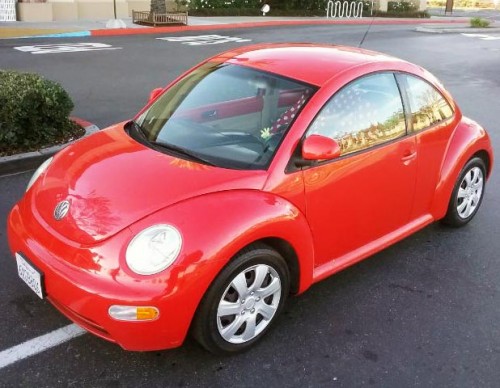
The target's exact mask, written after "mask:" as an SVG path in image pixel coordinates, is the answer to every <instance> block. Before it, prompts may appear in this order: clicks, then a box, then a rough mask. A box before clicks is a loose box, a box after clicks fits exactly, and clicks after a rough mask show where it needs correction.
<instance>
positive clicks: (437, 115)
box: [404, 75, 453, 131]
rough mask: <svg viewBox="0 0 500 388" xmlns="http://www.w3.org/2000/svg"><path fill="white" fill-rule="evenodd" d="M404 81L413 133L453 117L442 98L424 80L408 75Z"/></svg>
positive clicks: (450, 109) (449, 107) (448, 106)
mask: <svg viewBox="0 0 500 388" xmlns="http://www.w3.org/2000/svg"><path fill="white" fill-rule="evenodd" d="M404 78H405V80H406V85H407V90H408V95H409V99H410V108H411V111H412V122H413V131H420V130H422V129H425V128H427V127H430V126H432V125H434V124H437V123H439V122H440V121H443V120H446V119H448V118H450V117H451V116H453V110H452V108H451V106H450V105H449V104H448V102H447V101H446V100H445V99H444V98H443V96H442V95H441V94H440V93H439V92H438V91H437V90H436V89H435V88H434V87H433V86H431V85H429V84H428V83H427V82H425V81H424V80H421V79H419V78H416V77H412V76H409V75H405V76H404Z"/></svg>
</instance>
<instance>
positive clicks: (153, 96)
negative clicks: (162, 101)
mask: <svg viewBox="0 0 500 388" xmlns="http://www.w3.org/2000/svg"><path fill="white" fill-rule="evenodd" d="M161 92H163V88H156V89H153V90H152V91H151V93H149V101H148V102H151V101H153V100H154V99H156V97H158V96H159V95H160V94H161Z"/></svg>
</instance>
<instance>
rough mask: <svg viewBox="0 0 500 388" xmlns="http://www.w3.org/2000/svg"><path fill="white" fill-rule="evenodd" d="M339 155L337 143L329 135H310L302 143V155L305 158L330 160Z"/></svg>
mask: <svg viewBox="0 0 500 388" xmlns="http://www.w3.org/2000/svg"><path fill="white" fill-rule="evenodd" d="M339 156H340V146H339V143H337V142H336V141H335V140H333V139H331V138H329V137H326V136H321V135H311V136H308V137H307V138H306V139H305V140H304V142H303V143H302V157H303V158H304V159H305V160H331V159H335V158H338V157H339Z"/></svg>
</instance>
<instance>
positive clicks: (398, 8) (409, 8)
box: [387, 1, 418, 13]
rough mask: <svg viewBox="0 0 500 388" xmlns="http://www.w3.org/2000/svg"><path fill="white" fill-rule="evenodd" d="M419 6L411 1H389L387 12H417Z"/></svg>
mask: <svg viewBox="0 0 500 388" xmlns="http://www.w3.org/2000/svg"><path fill="white" fill-rule="evenodd" d="M417 10H418V6H417V5H416V4H414V3H412V2H411V1H389V2H388V3H387V12H402V13H405V12H415V11H417Z"/></svg>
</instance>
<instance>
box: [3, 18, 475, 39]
mask: <svg viewBox="0 0 500 388" xmlns="http://www.w3.org/2000/svg"><path fill="white" fill-rule="evenodd" d="M122 20H123V21H124V22H125V25H126V28H117V29H112V28H111V29H110V28H106V22H107V20H98V21H96V20H76V21H68V22H63V21H57V22H43V23H42V22H41V23H33V22H0V39H2V38H3V39H6V38H27V37H77V36H110V35H137V34H155V33H161V32H181V31H206V30H213V29H229V28H252V27H270V26H282V25H318V24H319V25H321V24H332V25H335V24H337V25H352V24H356V25H360V24H361V25H368V24H372V23H373V24H376V25H401V24H426V25H427V24H433V25H434V24H451V25H455V24H456V23H458V24H463V25H464V26H465V25H466V24H467V23H468V20H469V19H468V18H467V17H432V18H430V19H401V18H370V17H365V18H362V19H327V18H326V17H308V18H307V17H304V18H302V17H271V16H265V17H263V16H258V17H251V16H235V17H194V16H190V17H189V25H188V26H176V27H149V26H140V25H137V24H133V23H132V19H131V18H125V19H122Z"/></svg>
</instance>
